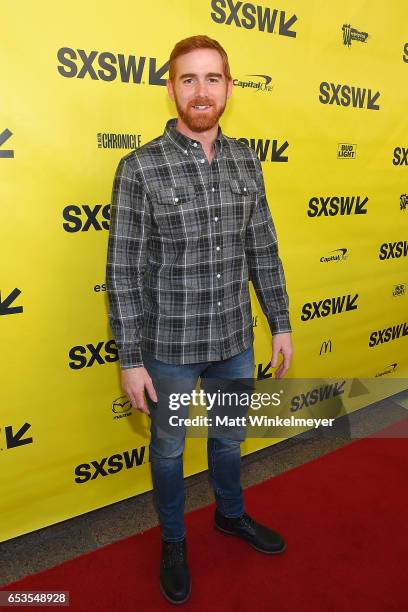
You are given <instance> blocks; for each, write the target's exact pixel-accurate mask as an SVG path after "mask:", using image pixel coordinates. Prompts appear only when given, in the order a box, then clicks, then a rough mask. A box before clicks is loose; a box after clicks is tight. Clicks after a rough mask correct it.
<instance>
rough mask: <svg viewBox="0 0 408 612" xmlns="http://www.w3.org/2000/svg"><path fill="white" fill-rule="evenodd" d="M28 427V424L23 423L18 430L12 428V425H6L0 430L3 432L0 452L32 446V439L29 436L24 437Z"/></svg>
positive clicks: (29, 425)
mask: <svg viewBox="0 0 408 612" xmlns="http://www.w3.org/2000/svg"><path fill="white" fill-rule="evenodd" d="M30 427H31V424H30V423H24V424H23V425H22V426H21V427H19V428H18V429H17V428H15V427H13V425H6V426H5V427H4V428H2V429H3V430H4V437H5V440H4V443H3V444H2V448H1V449H0V450H8V449H10V448H17V447H18V446H25V445H26V444H32V443H33V438H32V437H31V436H30V435H26V434H27V432H28V430H29V429H30Z"/></svg>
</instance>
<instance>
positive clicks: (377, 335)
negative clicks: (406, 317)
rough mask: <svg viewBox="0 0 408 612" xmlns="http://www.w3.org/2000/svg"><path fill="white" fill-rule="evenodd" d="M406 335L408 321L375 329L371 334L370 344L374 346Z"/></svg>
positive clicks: (407, 333) (407, 334) (407, 332)
mask: <svg viewBox="0 0 408 612" xmlns="http://www.w3.org/2000/svg"><path fill="white" fill-rule="evenodd" d="M404 336H408V323H406V322H404V323H399V324H398V325H393V326H392V327H386V328H384V329H379V330H378V331H377V330H376V331H373V332H372V333H371V334H370V339H369V341H368V346H369V347H370V348H372V347H373V346H378V345H379V344H384V343H385V342H391V341H392V340H398V338H403V337H404Z"/></svg>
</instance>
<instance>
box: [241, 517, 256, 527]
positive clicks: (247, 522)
mask: <svg viewBox="0 0 408 612" xmlns="http://www.w3.org/2000/svg"><path fill="white" fill-rule="evenodd" d="M238 524H239V525H240V526H242V527H249V528H250V529H255V527H256V523H255V521H254V519H253V518H251V517H250V516H249V515H248V514H246V513H244V514H243V515H242V516H241V518H240V519H239V523H238Z"/></svg>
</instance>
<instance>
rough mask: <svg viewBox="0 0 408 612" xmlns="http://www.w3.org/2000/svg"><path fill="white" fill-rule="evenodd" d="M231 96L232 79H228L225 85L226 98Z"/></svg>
mask: <svg viewBox="0 0 408 612" xmlns="http://www.w3.org/2000/svg"><path fill="white" fill-rule="evenodd" d="M231 94H232V79H228V83H227V98H229V97H230V95H231Z"/></svg>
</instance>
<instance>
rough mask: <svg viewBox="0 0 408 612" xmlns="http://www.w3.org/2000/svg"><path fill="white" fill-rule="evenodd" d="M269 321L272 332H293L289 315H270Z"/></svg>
mask: <svg viewBox="0 0 408 612" xmlns="http://www.w3.org/2000/svg"><path fill="white" fill-rule="evenodd" d="M268 323H269V327H270V330H271V333H272V334H286V333H288V332H289V333H291V332H292V328H291V325H290V319H289V316H288V315H279V316H273V317H268Z"/></svg>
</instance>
